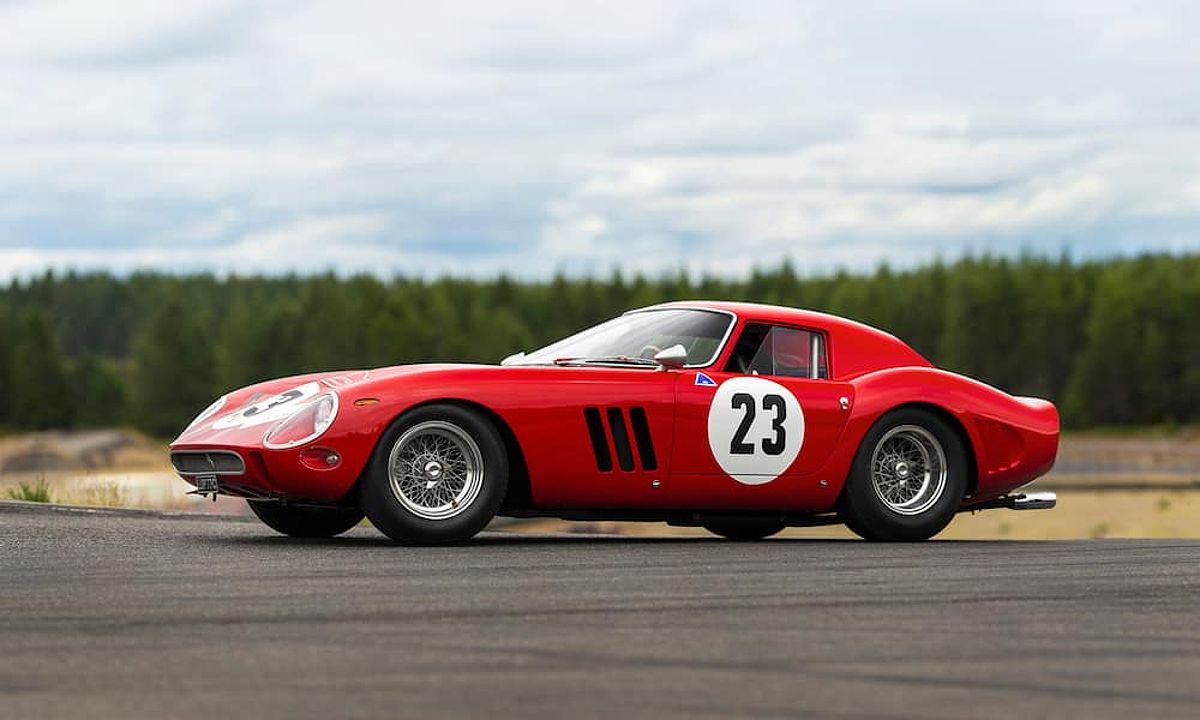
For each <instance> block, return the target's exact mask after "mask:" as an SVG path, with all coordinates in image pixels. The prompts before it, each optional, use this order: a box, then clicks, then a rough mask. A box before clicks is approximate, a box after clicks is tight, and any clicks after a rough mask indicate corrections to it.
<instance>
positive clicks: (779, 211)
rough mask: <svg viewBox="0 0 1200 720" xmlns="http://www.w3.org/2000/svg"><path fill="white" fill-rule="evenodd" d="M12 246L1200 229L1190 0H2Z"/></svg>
mask: <svg viewBox="0 0 1200 720" xmlns="http://www.w3.org/2000/svg"><path fill="white" fill-rule="evenodd" d="M0 28H2V32H0V278H4V277H12V276H25V275H28V274H30V273H34V272H40V271H42V270H43V269H45V268H47V267H54V268H68V267H73V268H79V269H92V268H107V269H111V270H114V271H117V272H127V271H129V270H132V269H136V268H159V269H168V270H172V271H184V272H188V271H199V270H212V271H216V272H222V273H224V272H230V271H237V272H243V273H245V272H286V271H293V270H295V271H301V272H309V271H323V270H327V269H334V270H338V271H341V272H347V273H348V272H357V271H371V272H376V273H380V274H384V275H390V274H392V273H403V274H421V275H436V274H441V273H446V272H451V273H455V274H470V275H479V276H485V275H490V274H494V273H497V272H500V271H506V272H509V273H510V274H514V275H517V276H522V277H541V276H546V275H548V274H550V273H553V272H556V271H559V270H562V271H565V272H568V273H572V274H580V273H605V274H606V273H608V272H609V271H610V270H611V269H612V268H614V267H616V266H620V267H623V268H627V269H629V270H641V271H648V272H653V273H657V272H662V271H666V270H673V269H677V268H687V269H689V270H692V271H695V272H700V271H705V272H708V271H711V272H719V273H725V274H738V273H742V272H746V271H747V270H748V269H750V268H752V267H754V266H756V265H773V264H775V263H777V262H779V261H780V260H782V259H783V258H784V257H790V258H792V259H793V260H794V262H795V263H796V264H797V266H798V267H800V268H802V269H805V270H807V271H810V272H821V271H826V270H829V269H833V268H838V267H846V268H851V269H865V268H870V267H872V266H874V265H875V264H877V263H879V262H880V261H883V260H887V261H888V262H890V263H892V264H894V265H900V266H904V265H911V264H915V263H919V262H922V261H925V260H928V259H931V258H933V257H936V256H941V257H946V258H952V257H954V256H957V255H960V254H962V253H965V252H975V253H979V252H984V251H989V252H1001V253H1019V252H1021V251H1023V250H1030V251H1034V252H1044V253H1051V254H1055V255H1057V254H1058V253H1059V252H1061V251H1063V250H1064V249H1067V250H1069V251H1070V252H1071V253H1072V254H1073V255H1074V256H1076V257H1092V256H1107V255H1114V254H1128V253H1132V252H1138V251H1142V250H1147V249H1151V250H1171V251H1186V250H1195V249H1200V42H1197V41H1196V36H1197V34H1198V32H1200V3H1195V2H1192V1H1191V0H1179V1H1178V2H1167V1H1163V2H1159V1H1157V0H1139V1H1137V2H1134V1H1128V2H1109V1H1108V0H1083V1H1080V2H1055V1H1054V0H1029V1H1026V0H1007V1H1006V2H1004V3H994V2H965V1H963V0H947V1H945V2H940V1H935V0H928V1H925V0H911V1H905V2H901V1H899V0H887V1H881V2H855V1H852V0H851V1H848V0H839V1H834V2H800V1H799V0H785V1H783V2H754V1H746V0H743V1H742V2H737V3H731V2H728V0H720V1H719V2H708V1H707V0H686V1H680V2H660V1H656V0H638V1H637V2H619V1H617V0H604V1H603V2H584V1H581V0H571V1H570V2H562V1H559V2H544V3H539V2H524V1H521V0H506V2H491V1H485V0H478V1H460V0H437V1H436V2H431V1H430V0H423V1H422V2H416V3H411V2H396V1H394V0H393V1H388V0H379V1H367V0H338V1H336V2H301V1H299V0H283V1H279V2H270V1H269V2H244V1H241V0H173V1H172V2H162V1H161V0H148V1H146V2H132V1H126V0H109V1H108V2H95V1H94V0H66V1H58V0H46V1H42V0H0Z"/></svg>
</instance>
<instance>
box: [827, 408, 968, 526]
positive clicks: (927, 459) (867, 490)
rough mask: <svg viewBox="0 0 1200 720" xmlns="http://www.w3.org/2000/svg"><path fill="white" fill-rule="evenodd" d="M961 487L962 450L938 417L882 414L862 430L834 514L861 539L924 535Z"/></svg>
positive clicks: (946, 514)
mask: <svg viewBox="0 0 1200 720" xmlns="http://www.w3.org/2000/svg"><path fill="white" fill-rule="evenodd" d="M966 489H967V453H966V449H965V448H964V447H963V443H962V440H960V439H959V436H958V434H957V433H955V432H954V430H953V429H952V428H950V426H949V425H947V424H946V422H945V421H944V420H942V419H941V418H939V417H938V416H937V415H935V414H933V413H931V412H929V411H927V410H922V409H919V408H905V409H901V410H896V411H893V412H890V413H888V414H887V415H885V416H883V417H882V418H880V420H879V421H878V422H876V423H875V425H874V426H873V427H872V428H871V429H870V431H868V432H867V435H866V437H864V438H863V441H862V444H861V445H860V446H859V448H858V453H857V454H856V455H855V457H854V464H853V466H852V467H851V470H850V477H849V479H848V481H847V483H846V489H845V491H844V493H843V495H842V499H841V504H840V507H839V514H840V516H841V518H842V520H843V521H844V522H845V523H846V525H847V526H848V527H849V528H850V529H851V530H853V531H854V532H855V533H856V534H858V535H860V536H861V537H863V538H866V539H867V540H882V541H905V540H909V541H911V540H927V539H929V538H931V537H933V536H934V535H936V534H938V533H939V532H941V531H942V530H943V529H944V528H945V527H946V526H947V525H948V524H950V521H951V520H952V519H953V518H954V514H955V513H956V512H958V509H959V506H960V505H961V504H962V498H963V495H964V493H965V492H966Z"/></svg>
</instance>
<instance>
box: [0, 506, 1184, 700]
mask: <svg viewBox="0 0 1200 720" xmlns="http://www.w3.org/2000/svg"><path fill="white" fill-rule="evenodd" d="M1198 611H1200V543H1197V542H1191V541H1118V540H1108V541H1078V542H932V543H926V544H922V545H871V544H867V543H862V542H857V541H811V540H777V541H767V542H762V543H753V544H736V543H729V542H724V541H719V540H708V539H669V538H661V539H645V538H636V539H625V538H614V537H586V538H581V537H578V536H557V537H549V536H533V537H531V536H521V535H515V534H504V533H489V534H485V535H483V536H481V537H480V538H479V539H478V540H477V541H475V542H474V543H472V544H470V545H467V546H463V547H453V548H428V549H413V548H402V547H396V546H393V545H391V544H389V543H387V542H385V541H384V540H383V539H382V537H381V536H379V535H378V534H376V533H375V532H374V531H372V530H369V529H358V530H355V531H354V532H352V533H351V534H350V535H349V536H347V537H345V538H341V539H338V540H333V541H324V542H312V541H295V540H289V539H287V538H282V537H278V536H275V535H273V534H271V532H270V531H268V530H267V529H266V528H265V527H262V526H259V525H258V524H256V523H248V522H238V521H223V520H215V521H214V520H211V519H204V520H201V519H193V518H188V517H186V516H177V517H159V516H156V515H154V514H146V513H143V514H137V513H134V514H120V513H117V514H86V513H76V512H52V511H47V510H44V509H32V510H31V509H28V508H24V507H16V506H13V505H11V504H7V505H6V504H3V503H0V717H2V718H38V717H53V718H71V717H87V718H106V717H113V718H117V717H120V718H129V717H155V718H159V717H161V718H172V717H178V718H208V719H211V718H223V717H243V716H244V717H254V718H318V717H321V718H358V717H386V718H404V717H414V718H415V717H422V718H425V717H480V718H484V717H487V718H492V717H520V718H534V717H547V718H558V717H616V718H623V719H624V718H631V717H647V718H665V717H714V718H721V717H755V718H770V717H797V716H819V717H834V718H856V717H887V718H890V717H913V718H958V717H1139V718H1144V717H1197V716H1200V618H1198Z"/></svg>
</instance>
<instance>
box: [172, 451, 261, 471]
mask: <svg viewBox="0 0 1200 720" xmlns="http://www.w3.org/2000/svg"><path fill="white" fill-rule="evenodd" d="M171 465H173V466H175V470H176V471H177V472H178V473H179V474H181V475H244V474H246V463H245V462H244V461H243V460H242V457H241V456H240V455H238V454H237V453H235V452H230V451H228V450H179V451H177V452H173V453H171Z"/></svg>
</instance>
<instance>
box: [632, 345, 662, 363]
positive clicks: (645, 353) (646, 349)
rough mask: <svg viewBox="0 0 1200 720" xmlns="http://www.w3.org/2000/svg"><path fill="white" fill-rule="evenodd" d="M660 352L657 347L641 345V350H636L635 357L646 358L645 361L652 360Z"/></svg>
mask: <svg viewBox="0 0 1200 720" xmlns="http://www.w3.org/2000/svg"><path fill="white" fill-rule="evenodd" d="M662 351H663V349H662V348H660V347H659V346H657V345H643V346H642V349H641V350H638V354H637V356H638V357H640V358H646V359H647V360H653V359H654V356H655V355H657V354H659V353H660V352H662Z"/></svg>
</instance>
